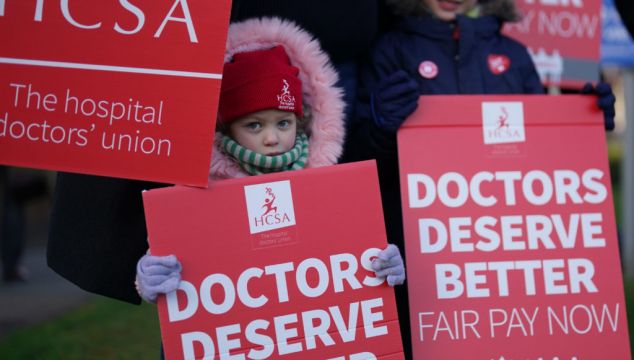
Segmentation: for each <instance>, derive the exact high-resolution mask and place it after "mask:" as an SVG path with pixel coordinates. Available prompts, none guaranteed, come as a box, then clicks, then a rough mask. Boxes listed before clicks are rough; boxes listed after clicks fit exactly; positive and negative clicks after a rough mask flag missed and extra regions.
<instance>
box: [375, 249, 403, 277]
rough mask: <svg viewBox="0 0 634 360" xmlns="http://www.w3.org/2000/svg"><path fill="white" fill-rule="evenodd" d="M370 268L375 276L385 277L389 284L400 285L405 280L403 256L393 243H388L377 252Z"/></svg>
mask: <svg viewBox="0 0 634 360" xmlns="http://www.w3.org/2000/svg"><path fill="white" fill-rule="evenodd" d="M372 269H373V270H374V272H375V273H376V276H377V277H387V283H388V285H390V286H395V285H402V284H403V283H404V282H405V265H404V264H403V257H402V256H401V252H400V251H399V250H398V247H397V246H396V245H394V244H389V245H388V246H387V247H386V248H385V249H383V250H381V252H379V254H378V256H377V258H376V259H374V260H373V261H372Z"/></svg>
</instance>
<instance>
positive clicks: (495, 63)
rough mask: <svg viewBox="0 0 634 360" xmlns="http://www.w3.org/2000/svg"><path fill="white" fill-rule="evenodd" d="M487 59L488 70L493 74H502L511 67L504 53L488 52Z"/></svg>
mask: <svg viewBox="0 0 634 360" xmlns="http://www.w3.org/2000/svg"><path fill="white" fill-rule="evenodd" d="M488 61H489V70H491V72H492V73H493V74H495V75H500V74H503V73H505V72H506V70H508V69H509V68H510V67H511V60H510V59H509V57H508V56H506V55H496V54H490V55H489V57H488Z"/></svg>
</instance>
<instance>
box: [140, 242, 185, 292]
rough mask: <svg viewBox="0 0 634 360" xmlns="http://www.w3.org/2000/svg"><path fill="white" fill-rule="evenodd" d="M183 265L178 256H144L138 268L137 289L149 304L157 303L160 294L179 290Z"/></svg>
mask: <svg viewBox="0 0 634 360" xmlns="http://www.w3.org/2000/svg"><path fill="white" fill-rule="evenodd" d="M181 269H182V267H181V263H180V262H179V261H178V259H177V258H176V256H174V255H169V256H152V255H150V254H146V255H144V256H143V257H142V258H141V259H139V262H138V263H137V266H136V288H137V291H138V293H139V296H141V298H143V300H145V301H147V302H151V303H154V302H156V297H157V296H158V295H159V294H167V293H169V292H172V291H174V290H176V289H177V288H178V284H179V283H180V281H181Z"/></svg>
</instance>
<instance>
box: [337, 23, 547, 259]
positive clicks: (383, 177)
mask: <svg viewBox="0 0 634 360" xmlns="http://www.w3.org/2000/svg"><path fill="white" fill-rule="evenodd" d="M501 26H502V21H501V20H499V18H498V17H494V16H483V17H480V18H475V19H473V18H468V17H465V16H458V17H457V19H456V21H455V22H446V21H441V20H437V19H435V18H433V17H431V16H422V17H406V18H404V19H403V21H402V22H400V23H399V24H398V25H397V26H396V28H395V29H394V30H393V31H391V32H389V33H387V34H385V35H384V36H383V37H381V38H380V39H379V41H378V42H377V44H376V46H375V48H374V51H373V53H372V58H371V62H370V64H369V65H368V66H367V67H366V68H365V69H364V71H363V72H362V79H361V80H362V85H363V88H364V90H363V92H362V95H361V100H360V103H359V104H358V114H357V115H358V116H357V118H356V122H355V125H354V127H353V129H352V132H351V133H350V134H349V137H348V141H347V144H346V155H345V159H346V160H347V161H353V160H354V161H356V160H364V159H376V160H377V165H378V168H379V179H380V182H381V193H382V198H383V208H384V212H385V220H386V227H387V232H388V240H389V241H390V242H393V243H395V244H397V245H398V246H399V247H400V248H401V251H404V246H403V235H402V234H403V230H402V218H401V207H400V199H401V197H400V191H399V177H398V159H397V153H396V134H394V133H389V132H385V131H383V130H381V129H379V127H378V126H376V124H375V121H374V119H373V116H375V114H373V111H372V109H371V106H370V94H371V93H372V91H373V90H375V89H376V88H377V85H378V83H379V82H380V81H381V80H382V79H385V78H386V77H387V76H389V75H390V74H392V73H394V72H395V71H397V70H399V69H401V70H405V71H406V72H407V73H408V74H409V75H410V76H411V77H412V78H413V79H416V81H417V82H418V86H419V89H420V94H421V95H441V94H539V93H542V92H543V87H542V85H541V83H540V81H539V76H538V75H537V71H536V70H535V66H534V64H533V62H532V60H531V58H530V56H529V54H528V51H527V50H526V47H525V46H524V45H522V44H521V43H519V42H517V41H515V40H513V39H511V38H508V37H506V36H504V35H502V34H501V33H500V28H501ZM490 56H494V57H499V56H502V57H505V58H506V59H508V64H509V66H508V69H507V70H505V71H503V72H501V73H498V74H496V73H494V71H492V70H491V69H490V68H489V59H490ZM424 61H430V62H432V63H434V64H435V65H436V67H437V74H436V75H435V76H434V77H431V78H425V77H423V76H421V75H420V73H419V65H420V64H421V63H422V62H424Z"/></svg>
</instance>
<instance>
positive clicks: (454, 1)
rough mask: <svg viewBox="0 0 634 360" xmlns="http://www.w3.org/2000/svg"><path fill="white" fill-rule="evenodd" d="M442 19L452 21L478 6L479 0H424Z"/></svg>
mask: <svg viewBox="0 0 634 360" xmlns="http://www.w3.org/2000/svg"><path fill="white" fill-rule="evenodd" d="M422 1H423V2H424V3H425V5H427V7H428V8H429V10H430V11H431V12H432V13H433V14H434V15H435V16H436V17H437V18H439V19H440V20H444V21H451V20H454V19H455V18H456V15H458V14H465V13H467V12H468V11H469V10H471V9H473V8H474V7H475V6H476V3H477V2H478V1H477V0H422Z"/></svg>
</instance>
